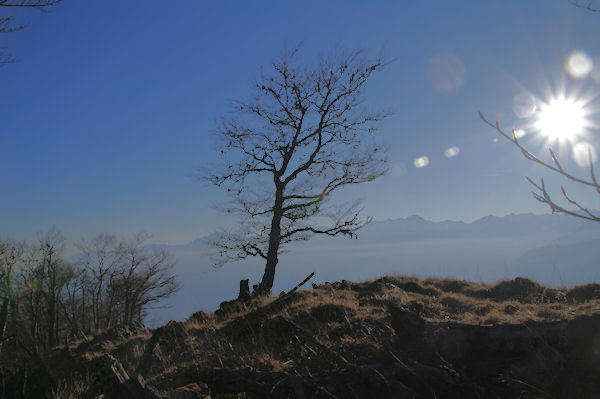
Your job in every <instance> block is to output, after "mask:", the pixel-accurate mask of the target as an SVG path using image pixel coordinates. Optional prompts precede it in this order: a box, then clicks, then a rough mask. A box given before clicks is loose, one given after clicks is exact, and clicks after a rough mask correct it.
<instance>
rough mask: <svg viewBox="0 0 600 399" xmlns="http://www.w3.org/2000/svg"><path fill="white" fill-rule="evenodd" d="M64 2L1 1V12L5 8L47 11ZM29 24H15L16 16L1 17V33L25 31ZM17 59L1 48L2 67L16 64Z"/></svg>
mask: <svg viewBox="0 0 600 399" xmlns="http://www.w3.org/2000/svg"><path fill="white" fill-rule="evenodd" d="M61 1H62V0H0V10H1V9H2V8H3V7H6V8H7V9H10V10H14V9H17V8H34V9H38V10H46V9H47V8H48V7H52V6H55V5H57V4H58V3H60V2H61ZM26 27H27V24H20V23H15V15H0V33H12V32H17V31H20V30H22V29H25V28H26ZM14 61H15V59H14V58H13V57H12V56H11V55H10V54H8V53H6V52H4V50H3V49H2V48H0V66H2V65H3V64H9V63H11V62H14Z"/></svg>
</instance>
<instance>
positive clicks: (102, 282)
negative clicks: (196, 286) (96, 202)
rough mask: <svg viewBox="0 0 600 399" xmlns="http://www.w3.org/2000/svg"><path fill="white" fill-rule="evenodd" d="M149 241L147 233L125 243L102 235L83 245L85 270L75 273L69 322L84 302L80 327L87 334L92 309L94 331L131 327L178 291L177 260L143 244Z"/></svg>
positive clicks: (162, 250)
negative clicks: (123, 326) (128, 325)
mask: <svg viewBox="0 0 600 399" xmlns="http://www.w3.org/2000/svg"><path fill="white" fill-rule="evenodd" d="M149 238H150V236H149V235H148V234H138V235H135V236H133V237H132V238H131V240H122V241H121V240H118V239H117V238H116V237H115V236H113V235H108V234H100V235H98V236H96V237H95V238H93V239H92V240H89V241H82V242H81V243H80V244H78V248H79V249H80V250H81V251H82V258H81V259H80V260H79V262H78V263H79V265H80V270H79V271H77V270H76V273H77V272H79V274H77V275H78V276H79V277H78V279H79V286H69V287H68V292H70V293H71V294H69V295H70V296H72V299H71V300H70V307H71V309H72V311H71V312H70V314H71V316H70V318H71V320H74V319H76V318H77V317H76V316H75V314H74V313H75V309H77V307H76V302H79V306H80V308H81V314H80V319H81V322H80V323H79V324H80V325H81V328H82V329H83V330H84V331H87V330H89V327H86V325H85V323H84V319H85V318H86V316H85V313H86V310H87V309H88V307H91V313H92V318H93V323H92V328H93V329H98V328H107V327H110V326H113V325H115V324H118V323H121V324H126V325H127V324H131V323H133V322H134V321H140V322H141V321H142V320H143V317H144V315H145V313H146V311H147V310H148V309H149V308H150V307H151V306H153V305H154V304H155V303H157V302H159V301H161V300H163V299H165V298H168V297H169V296H171V295H173V294H174V293H175V292H177V290H179V288H180V285H179V284H178V283H177V281H176V277H175V275H174V274H173V273H172V269H173V267H174V266H175V261H174V260H173V259H172V256H171V255H170V253H169V252H168V251H166V250H164V249H159V248H155V247H148V246H144V245H143V244H144V243H145V242H146V241H147V240H148V239H149ZM77 292H79V293H80V294H81V297H80V298H77V296H76V293H77ZM88 297H89V299H88ZM86 301H88V304H89V305H88V306H86V305H85V302H86ZM73 324H75V323H73Z"/></svg>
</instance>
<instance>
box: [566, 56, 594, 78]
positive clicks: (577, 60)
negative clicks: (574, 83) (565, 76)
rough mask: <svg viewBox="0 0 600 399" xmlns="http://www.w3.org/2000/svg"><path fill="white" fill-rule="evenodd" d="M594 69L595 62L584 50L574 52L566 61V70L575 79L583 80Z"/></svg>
mask: <svg viewBox="0 0 600 399" xmlns="http://www.w3.org/2000/svg"><path fill="white" fill-rule="evenodd" d="M593 68H594V62H593V61H592V59H591V58H590V57H589V56H588V55H587V53H586V52H585V51H583V50H577V51H573V52H572V53H571V54H569V55H568V56H567V58H566V59H565V69H566V71H567V72H568V73H569V75H571V76H572V77H573V78H575V79H583V78H585V77H586V76H588V75H589V73H590V72H591V71H592V69H593Z"/></svg>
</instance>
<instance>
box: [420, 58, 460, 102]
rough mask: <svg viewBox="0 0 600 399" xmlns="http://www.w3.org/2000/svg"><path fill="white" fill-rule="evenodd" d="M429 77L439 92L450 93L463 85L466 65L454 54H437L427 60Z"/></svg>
mask: <svg viewBox="0 0 600 399" xmlns="http://www.w3.org/2000/svg"><path fill="white" fill-rule="evenodd" d="M427 78H428V79H429V81H430V82H431V84H432V86H433V88H434V89H435V90H437V91H438V92H440V93H450V92H453V91H456V90H458V89H459V88H460V87H461V86H462V85H463V83H464V81H465V78H466V72H465V67H464V66H463V63H462V62H461V61H460V59H459V58H458V57H457V56H455V55H454V54H448V53H442V54H437V55H434V56H432V57H431V58H430V59H429V61H428V62H427Z"/></svg>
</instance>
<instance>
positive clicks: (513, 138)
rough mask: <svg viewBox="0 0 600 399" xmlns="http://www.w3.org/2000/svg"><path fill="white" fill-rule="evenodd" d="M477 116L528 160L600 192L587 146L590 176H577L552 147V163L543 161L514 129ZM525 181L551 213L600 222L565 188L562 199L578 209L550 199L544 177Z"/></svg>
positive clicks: (534, 195) (535, 196)
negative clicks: (522, 142) (538, 181)
mask: <svg viewBox="0 0 600 399" xmlns="http://www.w3.org/2000/svg"><path fill="white" fill-rule="evenodd" d="M479 117H480V118H481V119H482V120H483V121H484V122H485V123H486V124H488V125H489V126H491V127H493V128H494V129H495V130H496V131H497V132H498V133H500V134H501V135H502V136H503V137H504V138H506V139H507V140H508V141H510V142H511V143H513V144H514V145H516V146H517V148H518V149H519V150H521V153H522V154H523V156H524V157H525V158H527V159H529V160H530V161H533V162H535V163H537V164H539V165H542V166H543V167H545V168H547V169H550V170H552V171H553V172H556V173H558V174H560V175H562V176H564V177H566V178H567V179H569V180H571V181H574V182H576V183H578V184H582V185H584V186H588V187H590V188H591V189H593V190H595V191H596V192H597V193H598V194H600V184H599V183H598V180H597V179H596V174H595V173H594V164H593V159H592V152H591V149H590V148H588V165H589V171H590V172H589V173H590V177H589V179H585V178H579V177H577V176H575V175H573V174H572V173H569V172H567V171H566V170H565V169H564V168H563V167H562V165H561V164H560V161H559V159H558V157H557V156H556V153H555V152H554V151H553V150H552V148H549V149H548V150H549V152H550V158H551V159H552V163H549V162H545V161H543V160H542V159H540V158H539V157H537V156H536V155H534V154H532V153H531V152H530V151H529V150H528V149H527V148H525V147H523V145H522V144H521V143H520V142H519V140H518V138H517V134H516V132H515V130H514V129H513V130H512V133H507V132H505V131H504V130H502V129H501V128H500V123H499V122H498V121H496V123H491V122H489V121H488V120H487V119H486V118H485V117H484V116H483V114H482V113H481V112H480V113H479ZM527 181H529V183H530V184H531V185H532V186H533V187H534V188H535V190H534V191H532V194H533V197H534V198H535V199H536V200H538V201H540V202H541V203H544V204H547V205H548V206H550V209H551V210H552V212H553V213H555V212H556V213H564V214H566V215H571V216H575V217H578V218H582V219H586V220H591V221H594V222H600V215H597V214H595V213H593V212H592V211H591V210H590V209H589V208H587V207H586V206H584V205H582V204H581V203H580V202H579V201H577V200H575V199H573V198H571V197H570V196H569V194H568V193H567V190H565V188H564V187H563V186H561V188H560V189H561V193H562V196H563V198H564V200H565V201H566V203H568V204H570V205H572V206H574V207H575V208H576V209H577V210H578V211H575V210H569V209H567V208H565V206H563V205H560V204H558V203H557V202H556V201H555V200H554V199H552V197H551V196H550V194H549V193H548V190H547V189H546V184H545V183H544V179H541V180H540V183H539V184H538V183H536V182H534V181H533V180H532V179H530V178H529V177H527Z"/></svg>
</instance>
